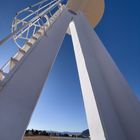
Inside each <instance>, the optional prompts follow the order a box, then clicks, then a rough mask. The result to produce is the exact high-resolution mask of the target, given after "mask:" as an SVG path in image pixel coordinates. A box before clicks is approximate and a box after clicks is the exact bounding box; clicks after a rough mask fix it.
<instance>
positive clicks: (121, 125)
mask: <svg viewBox="0 0 140 140" xmlns="http://www.w3.org/2000/svg"><path fill="white" fill-rule="evenodd" d="M73 21H74V24H75V28H76V32H77V35H73V40H74V49H75V55H76V60H77V62H78V64H77V65H78V67H79V68H78V71H79V77H80V82H81V88H82V91H83V92H85V93H83V95H84V94H86V95H84V96H83V97H84V100H85V101H87V102H85V107H86V110H88V111H89V112H88V111H87V119H88V120H87V121H88V124H89V128H90V133H91V138H92V140H94V135H96V134H95V133H96V132H95V130H94V128H96V127H95V126H93V120H94V119H95V118H98V113H97V112H96V111H97V110H95V101H94V99H89V98H93V97H95V100H96V104H97V108H98V112H99V116H100V119H101V122H102V127H103V129H104V134H105V138H106V140H139V139H140V132H139V131H140V103H139V102H138V100H137V99H136V97H135V95H134V93H133V92H132V90H131V89H130V87H129V85H128V84H127V81H126V80H125V79H124V78H123V76H122V74H121V73H120V71H119V69H118V68H117V66H116V65H115V63H114V61H113V60H112V58H111V57H110V55H109V53H108V52H107V50H106V49H105V47H104V45H103V44H102V42H101V41H100V39H99V38H98V36H97V35H96V33H95V31H94V30H93V28H92V26H91V25H90V24H89V23H88V21H87V20H86V19H85V17H84V16H83V14H82V13H79V14H78V15H77V16H75V17H74V19H73ZM73 32H74V31H73ZM77 36H78V37H77ZM76 38H78V39H76ZM80 47H81V49H79V48H80ZM112 47H113V46H112ZM81 50H82V52H81ZM82 55H83V56H82ZM83 59H84V62H82V61H83ZM84 63H85V64H84ZM81 64H82V65H81ZM85 65H86V68H85ZM85 69H86V70H85ZM83 72H84V73H83ZM87 72H88V74H87ZM88 76H89V78H90V82H89V79H88ZM90 85H91V86H92V90H93V94H94V95H93V96H92V95H91V92H92V91H91V88H90ZM86 86H88V87H87V89H86ZM89 89H90V90H89ZM88 90H89V91H88ZM87 96H89V98H87ZM91 102H92V103H91ZM88 104H91V106H89V105H88ZM93 110H94V111H95V112H94V114H95V116H93V117H95V118H90V117H91V116H92V115H91V113H92V111H93ZM89 116H90V117H89ZM97 122H98V125H99V121H97ZM91 124H92V125H91ZM91 127H93V128H91ZM100 129H101V127H100ZM97 130H98V129H97ZM91 131H92V132H91ZM99 138H100V137H98V138H95V140H99ZM101 139H104V138H101Z"/></svg>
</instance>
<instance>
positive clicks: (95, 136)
mask: <svg viewBox="0 0 140 140" xmlns="http://www.w3.org/2000/svg"><path fill="white" fill-rule="evenodd" d="M69 28H70V31H71V36H72V41H73V47H74V53H75V58H76V63H77V69H78V74H79V80H80V84H81V90H82V95H83V100H84V106H85V111H86V115H87V122H88V126H89V131H90V137H91V140H106V138H105V135H104V130H103V127H102V123H101V119H100V116H99V112H98V108H97V104H96V100H95V96H94V91H93V89H92V85H91V82H90V78H89V74H88V71H87V67H86V63H85V59H84V56H83V52H82V48H81V44H80V40H79V38H78V34H77V31H76V27H75V24H74V22H73V21H72V22H71V23H70V25H69Z"/></svg>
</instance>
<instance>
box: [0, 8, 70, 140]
mask: <svg viewBox="0 0 140 140" xmlns="http://www.w3.org/2000/svg"><path fill="white" fill-rule="evenodd" d="M71 17H72V16H71V13H69V12H68V10H67V9H65V10H64V11H63V12H62V14H61V15H60V16H59V18H58V19H57V21H56V22H55V23H54V24H53V25H52V27H51V28H49V29H48V30H47V31H46V34H45V35H44V36H43V37H42V38H41V39H40V40H39V41H37V43H35V44H34V46H32V48H31V49H30V50H29V51H28V52H27V53H26V54H25V56H24V58H23V59H22V60H21V61H20V62H18V64H17V65H16V67H14V69H12V71H11V73H10V74H9V75H7V77H6V78H8V80H7V81H6V82H5V83H4V85H3V86H2V88H1V90H0V140H21V139H23V137H24V132H25V130H26V128H27V126H28V123H29V121H30V118H31V115H32V113H33V110H34V108H35V106H36V103H37V101H38V99H39V96H40V93H41V90H42V87H43V84H44V82H45V81H46V78H47V77H48V74H49V72H50V69H51V67H52V65H53V63H54V60H55V58H56V55H57V53H58V51H59V48H60V46H61V43H62V41H63V39H64V37H65V33H66V31H67V27H68V25H69V23H70V21H71ZM5 80H6V79H5Z"/></svg>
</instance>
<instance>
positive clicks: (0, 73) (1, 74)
mask: <svg viewBox="0 0 140 140" xmlns="http://www.w3.org/2000/svg"><path fill="white" fill-rule="evenodd" d="M3 77H4V75H3V71H2V70H0V81H2V80H3Z"/></svg>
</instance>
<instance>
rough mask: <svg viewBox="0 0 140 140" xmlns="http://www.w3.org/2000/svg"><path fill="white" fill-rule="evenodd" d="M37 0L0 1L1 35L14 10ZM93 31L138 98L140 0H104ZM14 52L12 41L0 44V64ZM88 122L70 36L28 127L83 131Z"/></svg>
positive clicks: (59, 55) (5, 30)
mask: <svg viewBox="0 0 140 140" xmlns="http://www.w3.org/2000/svg"><path fill="white" fill-rule="evenodd" d="M37 1H39V0H22V1H19V0H0V38H3V37H4V36H6V35H7V34H8V33H10V28H11V23H12V19H13V17H14V16H15V14H16V12H17V11H19V10H21V9H23V8H25V7H27V6H29V5H30V4H32V3H35V2H37ZM105 3H106V4H105V5H106V7H105V14H104V17H103V19H102V20H101V22H100V24H99V25H98V26H97V27H96V29H95V30H96V32H97V34H98V35H99V37H100V38H101V40H102V41H103V43H104V44H105V47H106V48H107V49H108V51H109V52H110V54H111V56H112V57H113V59H114V61H115V62H116V64H117V66H118V67H119V69H120V70H121V72H122V73H123V75H124V77H125V78H126V79H127V81H128V82H129V84H130V86H131V87H132V89H133V90H134V92H135V94H136V96H137V97H138V98H139V99H140V8H139V5H140V2H139V0H135V1H132V0H117V1H114V0H112V1H111V0H110V1H109V0H105ZM15 51H16V48H15V45H14V43H12V42H9V43H7V44H5V45H4V46H3V47H0V66H1V65H2V64H3V63H4V62H5V61H6V59H7V58H9V56H11V55H12V54H13V53H14V52H15ZM87 127H88V126H87V122H86V116H85V111H84V106H83V100H82V94H81V89H80V85H79V80H78V75H77V69H76V64H75V59H74V55H73V48H72V42H71V38H70V36H68V35H66V37H65V40H64V42H63V45H62V48H61V50H60V53H59V54H58V57H57V60H56V62H55V64H54V66H53V69H52V71H51V73H50V75H49V78H48V80H47V82H46V84H45V86H44V89H43V91H42V94H41V97H40V99H39V101H38V104H37V107H36V109H35V111H34V114H33V116H32V119H31V122H30V124H29V128H34V129H45V130H57V131H82V130H84V129H86V128H87Z"/></svg>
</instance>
